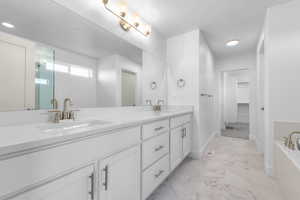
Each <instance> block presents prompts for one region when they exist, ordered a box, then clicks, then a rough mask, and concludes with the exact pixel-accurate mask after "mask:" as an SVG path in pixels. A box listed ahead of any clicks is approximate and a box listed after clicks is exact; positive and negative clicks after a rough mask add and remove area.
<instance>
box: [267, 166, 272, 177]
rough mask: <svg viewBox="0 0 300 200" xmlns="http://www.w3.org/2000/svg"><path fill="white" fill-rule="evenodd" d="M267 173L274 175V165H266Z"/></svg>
mask: <svg viewBox="0 0 300 200" xmlns="http://www.w3.org/2000/svg"><path fill="white" fill-rule="evenodd" d="M265 173H266V174H267V176H274V173H273V167H270V166H265Z"/></svg>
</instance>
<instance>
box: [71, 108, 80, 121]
mask: <svg viewBox="0 0 300 200" xmlns="http://www.w3.org/2000/svg"><path fill="white" fill-rule="evenodd" d="M79 111H80V110H70V113H69V118H70V119H72V120H75V118H76V116H75V112H79Z"/></svg>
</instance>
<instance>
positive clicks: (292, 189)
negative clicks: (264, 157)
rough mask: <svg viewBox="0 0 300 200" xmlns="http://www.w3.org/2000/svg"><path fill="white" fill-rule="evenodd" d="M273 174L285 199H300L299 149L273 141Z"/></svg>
mask: <svg viewBox="0 0 300 200" xmlns="http://www.w3.org/2000/svg"><path fill="white" fill-rule="evenodd" d="M274 146H275V147H274V150H275V152H274V154H275V160H274V162H275V163H274V164H275V174H276V177H277V178H278V182H279V185H280V187H281V189H282V192H283V193H284V196H285V199H286V200H299V199H300V151H292V150H290V149H288V148H287V147H286V146H284V144H283V142H279V141H277V142H275V145H274Z"/></svg>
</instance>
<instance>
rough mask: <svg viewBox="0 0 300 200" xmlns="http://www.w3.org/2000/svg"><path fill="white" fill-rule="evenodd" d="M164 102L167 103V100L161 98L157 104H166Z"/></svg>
mask: <svg viewBox="0 0 300 200" xmlns="http://www.w3.org/2000/svg"><path fill="white" fill-rule="evenodd" d="M164 103H165V101H164V100H162V99H159V100H158V101H157V105H164Z"/></svg>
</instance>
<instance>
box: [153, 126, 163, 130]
mask: <svg viewBox="0 0 300 200" xmlns="http://www.w3.org/2000/svg"><path fill="white" fill-rule="evenodd" d="M164 128H165V127H163V126H160V127H157V128H155V129H154V130H155V131H160V130H162V129H164Z"/></svg>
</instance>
